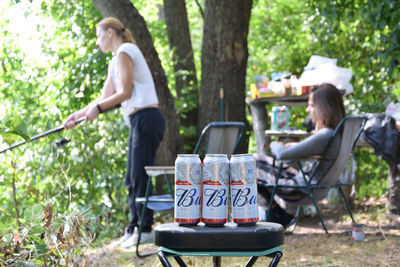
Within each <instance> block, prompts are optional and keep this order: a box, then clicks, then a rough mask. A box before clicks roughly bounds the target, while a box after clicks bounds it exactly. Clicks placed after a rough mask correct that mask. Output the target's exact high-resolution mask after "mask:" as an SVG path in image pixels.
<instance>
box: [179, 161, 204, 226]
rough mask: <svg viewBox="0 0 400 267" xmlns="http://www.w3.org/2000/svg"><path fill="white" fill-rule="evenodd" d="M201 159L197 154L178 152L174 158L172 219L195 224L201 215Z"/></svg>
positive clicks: (184, 223) (182, 223) (181, 223)
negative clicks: (173, 206)
mask: <svg viewBox="0 0 400 267" xmlns="http://www.w3.org/2000/svg"><path fill="white" fill-rule="evenodd" d="M201 169H202V165H201V160H200V157H199V155H195V154H179V155H178V157H177V158H176V160H175V210H174V221H175V222H177V223H179V224H180V225H196V224H198V223H199V222H200V217H201V194H202V190H201V182H202V180H201Z"/></svg>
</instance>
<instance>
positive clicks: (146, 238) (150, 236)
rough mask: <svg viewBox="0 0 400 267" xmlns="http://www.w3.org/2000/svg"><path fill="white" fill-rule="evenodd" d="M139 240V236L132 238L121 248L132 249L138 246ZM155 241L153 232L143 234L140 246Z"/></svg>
mask: <svg viewBox="0 0 400 267" xmlns="http://www.w3.org/2000/svg"><path fill="white" fill-rule="evenodd" d="M138 239H139V234H138V235H135V236H131V237H130V238H128V239H127V240H126V241H124V242H123V243H122V244H121V248H130V247H133V246H136V244H137V242H138ZM153 239H154V233H153V232H142V234H141V235H140V244H144V243H151V242H153Z"/></svg>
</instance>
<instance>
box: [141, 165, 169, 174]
mask: <svg viewBox="0 0 400 267" xmlns="http://www.w3.org/2000/svg"><path fill="white" fill-rule="evenodd" d="M144 170H145V171H146V173H147V175H149V176H158V175H163V174H174V173H175V166H145V167H144Z"/></svg>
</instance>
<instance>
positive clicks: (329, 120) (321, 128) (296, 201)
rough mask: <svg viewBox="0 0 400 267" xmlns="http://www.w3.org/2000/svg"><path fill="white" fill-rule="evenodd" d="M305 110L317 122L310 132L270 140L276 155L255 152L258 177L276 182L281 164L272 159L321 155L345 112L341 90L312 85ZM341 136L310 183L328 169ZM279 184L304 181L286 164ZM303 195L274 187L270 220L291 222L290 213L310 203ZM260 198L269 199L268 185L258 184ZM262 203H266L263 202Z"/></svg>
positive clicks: (297, 171)
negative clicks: (294, 138) (304, 135)
mask: <svg viewBox="0 0 400 267" xmlns="http://www.w3.org/2000/svg"><path fill="white" fill-rule="evenodd" d="M307 112H308V113H309V114H310V117H311V119H312V121H313V122H314V123H315V126H316V128H315V131H314V132H313V134H312V135H311V136H310V137H308V138H306V139H304V140H303V141H301V142H298V143H288V144H283V143H281V142H272V143H271V145H270V148H271V152H272V154H273V155H274V156H275V159H273V158H271V157H268V156H265V155H256V156H255V158H256V163H257V169H256V172H257V179H258V180H260V181H265V182H267V183H269V184H273V183H275V176H276V174H277V170H278V166H279V164H280V163H275V160H295V159H302V158H305V157H309V156H322V153H323V152H324V148H325V146H326V145H327V143H328V141H329V139H330V137H331V136H332V133H333V131H334V130H335V128H336V126H337V125H338V124H339V122H340V121H341V120H342V119H343V117H344V116H345V109H344V105H343V100H342V95H341V93H340V91H339V90H338V89H337V88H336V87H335V86H333V85H332V84H328V83H325V84H321V85H317V86H313V87H312V88H311V93H310V96H309V99H308V106H307ZM340 140H341V136H340V135H338V138H335V139H334V140H333V143H332V145H331V146H330V148H329V150H328V151H327V152H326V153H325V156H324V158H322V159H321V160H320V166H319V169H318V171H317V173H316V174H315V176H314V180H313V181H311V183H318V182H319V181H320V179H321V178H322V177H323V176H324V174H325V173H326V172H327V171H328V169H329V166H330V165H331V163H332V162H333V161H334V160H335V159H336V157H337V154H338V152H339V146H340ZM315 163H316V161H314V162H311V164H310V166H309V167H310V168H309V170H311V169H313V165H314V164H315ZM275 165H276V166H275ZM305 171H306V173H307V167H305ZM282 177H283V178H282ZM279 184H291V185H294V184H300V185H303V184H304V179H303V177H302V174H301V172H300V171H299V170H297V169H295V168H293V167H290V166H285V168H284V170H283V171H282V173H281V178H280V179H279ZM299 193H300V194H299ZM318 194H319V195H318ZM321 194H322V195H321ZM324 194H325V195H326V194H327V190H318V191H316V192H315V197H316V198H320V197H323V196H324ZM304 196H305V195H304V194H301V192H299V190H298V189H289V188H287V189H282V190H279V191H277V194H275V196H274V201H275V202H276V203H273V206H272V209H271V213H270V217H269V221H272V222H277V223H280V224H282V225H283V226H284V227H285V228H286V227H288V226H290V225H291V223H292V222H294V216H293V215H294V214H295V212H296V210H297V207H298V206H299V205H306V204H311V202H310V200H309V198H304ZM259 199H261V200H262V199H265V200H266V201H269V200H270V191H269V189H265V188H263V187H259ZM307 201H308V202H310V203H308V202H307ZM263 204H264V205H265V202H264V203H263Z"/></svg>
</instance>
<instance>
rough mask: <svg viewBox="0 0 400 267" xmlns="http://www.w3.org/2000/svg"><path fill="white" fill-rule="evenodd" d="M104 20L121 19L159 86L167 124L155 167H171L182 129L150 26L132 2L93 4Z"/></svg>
mask: <svg viewBox="0 0 400 267" xmlns="http://www.w3.org/2000/svg"><path fill="white" fill-rule="evenodd" d="M93 3H94V5H95V6H96V8H97V9H98V10H99V11H100V13H101V14H102V15H103V16H104V17H109V16H112V17H115V18H118V19H119V20H120V21H121V22H122V23H123V24H124V25H125V27H127V28H128V29H129V30H130V31H131V32H132V35H133V38H134V39H135V40H136V42H137V45H138V46H139V48H140V50H141V51H142V53H143V55H144V57H145V58H146V61H147V64H148V65H149V67H150V70H151V73H152V75H153V79H154V82H155V86H156V90H157V95H158V98H159V101H160V109H161V112H162V113H163V115H164V117H165V120H166V129H165V135H164V139H163V141H162V142H161V144H160V147H159V148H158V151H157V156H156V160H155V165H171V164H173V163H174V161H175V158H176V155H177V153H178V152H179V151H180V142H179V125H178V117H177V115H176V111H175V107H174V100H173V98H172V95H171V92H170V91H169V88H168V83H167V77H166V76H165V72H164V69H163V68H162V66H161V62H160V59H159V58H158V54H157V51H156V50H155V48H154V45H153V39H152V37H151V35H150V32H149V31H148V29H147V26H146V22H145V21H144V19H143V17H142V16H141V15H140V14H139V12H138V11H137V9H136V8H135V7H134V6H133V4H132V3H131V2H130V1H129V0H93Z"/></svg>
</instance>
